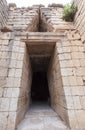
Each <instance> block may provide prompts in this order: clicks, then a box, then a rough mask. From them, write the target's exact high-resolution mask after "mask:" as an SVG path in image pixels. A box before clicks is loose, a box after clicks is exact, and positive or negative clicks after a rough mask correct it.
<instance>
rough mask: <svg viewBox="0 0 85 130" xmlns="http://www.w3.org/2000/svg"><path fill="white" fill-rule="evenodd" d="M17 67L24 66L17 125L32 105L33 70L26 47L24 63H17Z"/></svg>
mask: <svg viewBox="0 0 85 130" xmlns="http://www.w3.org/2000/svg"><path fill="white" fill-rule="evenodd" d="M17 63H18V64H17V65H18V66H19V67H20V66H22V64H23V68H22V76H21V85H20V94H19V99H18V111H17V121H16V125H17V124H19V122H20V121H21V120H22V119H23V117H24V115H25V113H26V112H27V110H28V109H29V104H30V90H31V82H32V69H31V63H30V59H29V55H28V50H27V47H26V45H25V52H24V59H23V62H22V61H17Z"/></svg>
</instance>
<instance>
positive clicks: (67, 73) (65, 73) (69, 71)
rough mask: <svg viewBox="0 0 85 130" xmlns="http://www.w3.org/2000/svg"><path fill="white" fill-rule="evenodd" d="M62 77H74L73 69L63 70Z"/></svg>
mask: <svg viewBox="0 0 85 130" xmlns="http://www.w3.org/2000/svg"><path fill="white" fill-rule="evenodd" d="M61 75H62V76H69V75H70V76H72V75H74V74H73V69H72V68H64V69H61Z"/></svg>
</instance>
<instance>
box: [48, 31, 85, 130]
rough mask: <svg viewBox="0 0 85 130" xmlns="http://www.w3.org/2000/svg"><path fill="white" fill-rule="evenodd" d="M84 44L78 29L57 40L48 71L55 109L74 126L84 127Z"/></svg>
mask: <svg viewBox="0 0 85 130" xmlns="http://www.w3.org/2000/svg"><path fill="white" fill-rule="evenodd" d="M84 50H85V45H84V44H83V43H82V41H81V40H80V35H79V33H78V32H77V31H69V32H67V34H66V37H65V38H64V39H61V41H60V42H57V43H56V47H55V50H54V54H53V56H52V60H51V64H50V67H49V71H48V84H49V88H50V95H51V103H52V108H53V109H54V110H55V111H56V112H57V113H58V114H59V116H60V117H61V118H62V119H63V120H64V121H65V122H66V124H67V125H68V126H69V127H70V128H71V129H73V130H74V129H82V128H85V102H84V100H85V91H84V87H85V79H84V78H85V64H84V63H85V55H84Z"/></svg>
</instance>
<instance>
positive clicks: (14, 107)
mask: <svg viewBox="0 0 85 130" xmlns="http://www.w3.org/2000/svg"><path fill="white" fill-rule="evenodd" d="M10 100H11V101H10V108H9V110H10V111H11V112H12V111H14V112H15V111H17V109H18V108H17V104H18V98H11V99H10Z"/></svg>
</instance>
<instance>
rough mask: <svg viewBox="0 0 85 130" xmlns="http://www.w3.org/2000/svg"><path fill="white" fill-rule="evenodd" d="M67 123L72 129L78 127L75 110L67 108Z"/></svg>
mask: <svg viewBox="0 0 85 130" xmlns="http://www.w3.org/2000/svg"><path fill="white" fill-rule="evenodd" d="M68 117H69V125H70V128H72V129H79V123H78V121H77V118H76V113H75V110H68Z"/></svg>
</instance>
